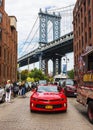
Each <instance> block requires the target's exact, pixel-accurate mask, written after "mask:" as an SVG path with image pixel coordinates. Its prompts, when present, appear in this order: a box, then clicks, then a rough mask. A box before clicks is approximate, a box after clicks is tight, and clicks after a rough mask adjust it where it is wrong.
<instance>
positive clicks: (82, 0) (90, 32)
mask: <svg viewBox="0 0 93 130" xmlns="http://www.w3.org/2000/svg"><path fill="white" fill-rule="evenodd" d="M73 29H74V30H73V32H74V45H73V47H74V62H75V67H74V68H75V75H77V72H78V66H79V63H80V62H79V61H80V60H81V58H82V57H81V55H82V54H83V53H84V52H85V51H86V50H87V48H89V46H90V45H91V47H92V46H93V0H77V2H76V4H75V7H74V10H73ZM91 47H90V48H91ZM89 60H90V61H88V63H89V64H90V68H88V69H93V55H92V56H90V58H89Z"/></svg>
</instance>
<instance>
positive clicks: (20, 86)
mask: <svg viewBox="0 0 93 130" xmlns="http://www.w3.org/2000/svg"><path fill="white" fill-rule="evenodd" d="M18 95H19V96H21V95H22V83H21V82H19V91H18Z"/></svg>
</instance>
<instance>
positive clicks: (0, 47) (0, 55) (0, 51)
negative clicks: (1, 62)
mask: <svg viewBox="0 0 93 130" xmlns="http://www.w3.org/2000/svg"><path fill="white" fill-rule="evenodd" d="M0 57H1V46H0Z"/></svg>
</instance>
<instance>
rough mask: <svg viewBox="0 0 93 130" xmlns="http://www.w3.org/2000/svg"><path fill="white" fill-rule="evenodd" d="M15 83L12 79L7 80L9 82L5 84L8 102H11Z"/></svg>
mask: <svg viewBox="0 0 93 130" xmlns="http://www.w3.org/2000/svg"><path fill="white" fill-rule="evenodd" d="M12 87H13V85H12V83H11V81H10V80H7V83H6V85H5V92H6V97H5V100H6V102H10V100H11V89H12Z"/></svg>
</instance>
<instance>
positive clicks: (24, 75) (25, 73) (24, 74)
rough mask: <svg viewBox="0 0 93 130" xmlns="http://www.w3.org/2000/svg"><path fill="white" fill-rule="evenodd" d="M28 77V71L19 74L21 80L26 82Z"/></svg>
mask: <svg viewBox="0 0 93 130" xmlns="http://www.w3.org/2000/svg"><path fill="white" fill-rule="evenodd" d="M27 77H28V70H23V71H22V72H21V80H26V79H27Z"/></svg>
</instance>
